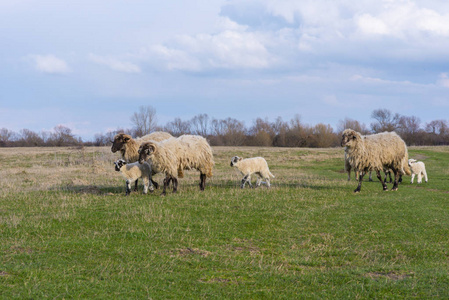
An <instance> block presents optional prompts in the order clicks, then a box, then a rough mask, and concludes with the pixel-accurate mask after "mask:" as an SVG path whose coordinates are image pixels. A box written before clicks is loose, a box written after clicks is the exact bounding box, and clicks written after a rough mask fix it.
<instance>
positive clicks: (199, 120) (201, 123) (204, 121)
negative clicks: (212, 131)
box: [190, 114, 209, 137]
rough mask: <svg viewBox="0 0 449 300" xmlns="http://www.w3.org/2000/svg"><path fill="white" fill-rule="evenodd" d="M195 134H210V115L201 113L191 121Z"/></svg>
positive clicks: (204, 135)
mask: <svg viewBox="0 0 449 300" xmlns="http://www.w3.org/2000/svg"><path fill="white" fill-rule="evenodd" d="M190 125H191V127H192V128H191V130H192V133H193V134H197V135H201V136H203V137H206V136H207V135H208V134H209V116H208V115H207V114H199V115H197V116H194V117H193V118H192V120H191V121H190Z"/></svg>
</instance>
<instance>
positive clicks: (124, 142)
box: [111, 131, 172, 190]
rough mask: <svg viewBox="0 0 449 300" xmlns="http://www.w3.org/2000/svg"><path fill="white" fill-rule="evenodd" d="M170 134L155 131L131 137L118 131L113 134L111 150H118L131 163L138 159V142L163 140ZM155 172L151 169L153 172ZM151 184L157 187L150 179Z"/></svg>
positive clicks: (169, 136)
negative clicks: (138, 136)
mask: <svg viewBox="0 0 449 300" xmlns="http://www.w3.org/2000/svg"><path fill="white" fill-rule="evenodd" d="M171 137H172V135H171V134H170V133H168V132H163V131H155V132H152V133H150V134H147V135H144V136H143V137H140V138H136V139H133V138H132V137H131V136H130V135H129V134H125V133H118V134H116V135H115V136H114V140H113V141H112V147H111V151H112V153H115V152H117V151H120V154H121V158H122V159H124V160H125V161H126V162H127V163H133V162H136V161H138V160H139V152H138V151H139V147H140V144H142V143H143V142H146V141H150V140H153V141H163V140H165V139H168V138H171ZM155 174H156V173H155V172H154V170H153V174H152V175H155ZM152 184H153V185H154V186H155V187H156V188H158V184H157V182H155V181H153V180H152ZM134 189H135V190H137V181H136V186H135V188H134Z"/></svg>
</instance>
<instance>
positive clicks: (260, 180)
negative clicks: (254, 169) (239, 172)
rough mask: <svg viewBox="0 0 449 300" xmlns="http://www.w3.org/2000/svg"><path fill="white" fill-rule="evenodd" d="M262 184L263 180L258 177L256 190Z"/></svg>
mask: <svg viewBox="0 0 449 300" xmlns="http://www.w3.org/2000/svg"><path fill="white" fill-rule="evenodd" d="M261 182H262V178H260V177H257V181H256V188H257V187H259V186H260V184H261Z"/></svg>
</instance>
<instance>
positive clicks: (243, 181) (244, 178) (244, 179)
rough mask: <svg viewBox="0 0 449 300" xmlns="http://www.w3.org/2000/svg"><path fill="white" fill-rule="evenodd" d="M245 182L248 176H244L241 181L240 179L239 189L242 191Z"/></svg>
mask: <svg viewBox="0 0 449 300" xmlns="http://www.w3.org/2000/svg"><path fill="white" fill-rule="evenodd" d="M247 180H248V175H247V176H245V177H243V179H242V184H241V185H240V187H241V188H242V189H243V188H244V187H245V183H246V181H247Z"/></svg>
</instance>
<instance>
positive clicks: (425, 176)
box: [423, 171, 427, 182]
mask: <svg viewBox="0 0 449 300" xmlns="http://www.w3.org/2000/svg"><path fill="white" fill-rule="evenodd" d="M423 174H424V181H425V182H427V172H426V171H424V172H423Z"/></svg>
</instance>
